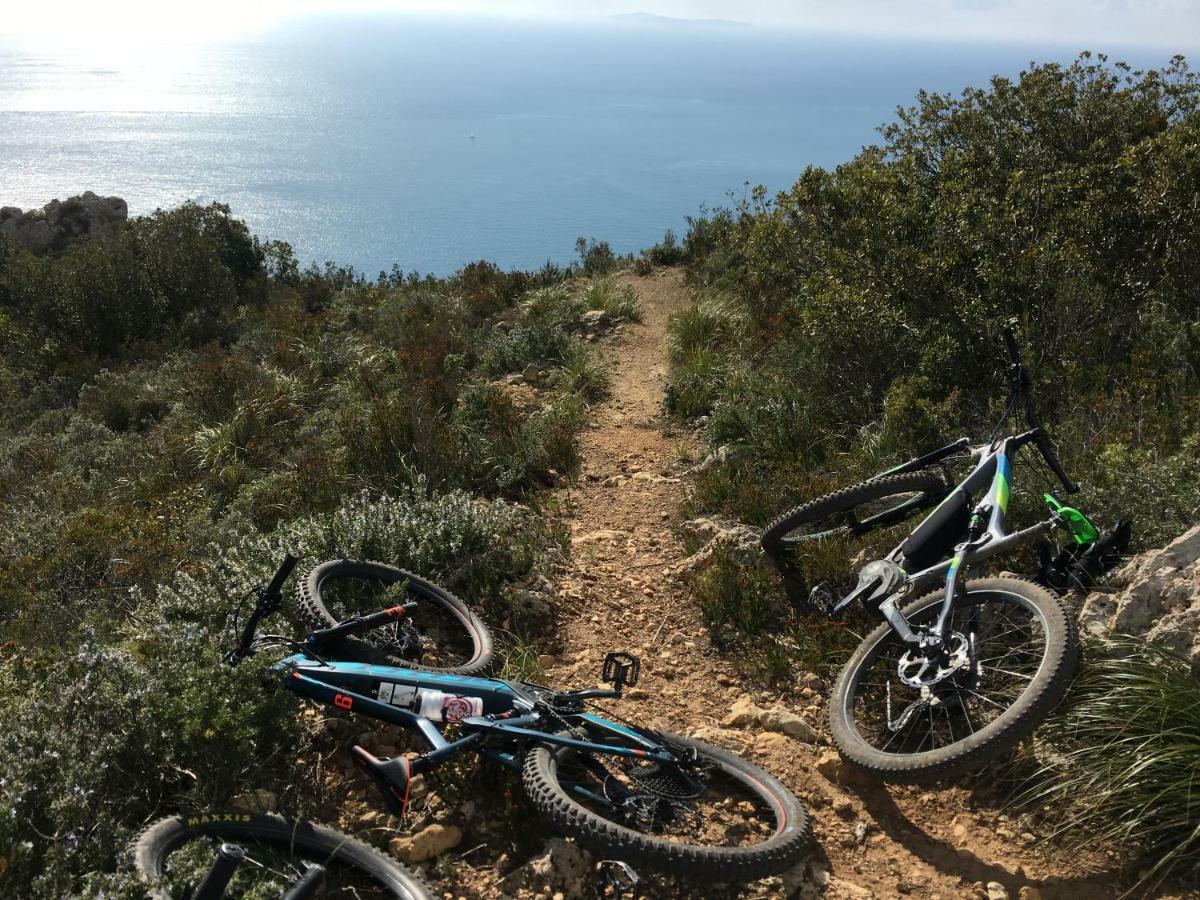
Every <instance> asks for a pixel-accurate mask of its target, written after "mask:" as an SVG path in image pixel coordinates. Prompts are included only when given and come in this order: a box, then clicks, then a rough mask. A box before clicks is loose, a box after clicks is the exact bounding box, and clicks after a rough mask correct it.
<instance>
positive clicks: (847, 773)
mask: <svg viewBox="0 0 1200 900" xmlns="http://www.w3.org/2000/svg"><path fill="white" fill-rule="evenodd" d="M815 768H816V770H817V771H818V772H820V773H821V774H822V775H824V776H825V778H827V779H828V780H829V781H832V782H833V783H834V784H838V785H842V786H843V787H848V786H851V785H854V786H860V785H868V784H872V783H873V781H874V779H872V778H871V776H870V775H868V774H867V773H866V772H862V771H860V770H859V769H856V768H855V767H854V766H852V765H850V763H848V762H846V761H845V760H844V759H842V758H841V756H839V755H838V752H837V751H836V750H826V751H825V752H824V753H822V754H821V755H820V757H818V759H817V762H816V765H815Z"/></svg>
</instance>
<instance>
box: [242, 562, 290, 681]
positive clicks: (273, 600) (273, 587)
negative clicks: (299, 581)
mask: <svg viewBox="0 0 1200 900" xmlns="http://www.w3.org/2000/svg"><path fill="white" fill-rule="evenodd" d="M298 562H300V558H299V557H298V556H293V555H292V554H291V553H289V554H287V555H286V556H284V558H283V562H282V563H281V564H280V566H279V568H278V569H277V570H276V571H275V575H274V577H273V578H271V583H270V584H268V585H267V586H266V587H263V588H259V589H258V603H257V604H256V605H255V607H254V610H253V611H252V612H251V613H250V615H249V616H247V617H246V624H245V625H243V626H242V633H241V634H239V635H238V638H237V646H236V647H235V648H234V649H233V650H231V651H230V652H229V653H228V654H226V657H225V658H226V660H227V661H229V662H231V663H233V664H235V665H236V663H237V661H238V660H239V659H241V658H242V657H243V656H245V655H247V654H248V653H249V652H250V645H251V644H252V643H253V642H254V633H255V631H257V630H258V623H259V622H260V621H261V620H262V619H263V617H264V616H267V615H269V614H270V613H272V612H274V611H275V610H276V609H277V608H278V603H279V597H280V595H281V594H282V592H283V583H284V582H285V581H287V578H288V576H289V575H291V574H292V569H294V568H296V563H298Z"/></svg>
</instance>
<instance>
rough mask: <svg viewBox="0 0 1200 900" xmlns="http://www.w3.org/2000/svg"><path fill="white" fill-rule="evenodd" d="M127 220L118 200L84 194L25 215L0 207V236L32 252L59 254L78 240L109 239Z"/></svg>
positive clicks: (124, 206) (123, 205) (124, 205)
mask: <svg viewBox="0 0 1200 900" xmlns="http://www.w3.org/2000/svg"><path fill="white" fill-rule="evenodd" d="M128 219H129V205H128V204H127V203H126V202H125V201H124V200H122V199H121V198H120V197H98V196H96V194H94V193H92V192H91V191H85V192H84V193H82V194H80V195H79V196H78V197H71V198H70V199H67V200H51V201H50V202H49V203H47V204H46V205H45V206H43V207H42V208H41V209H31V210H29V211H28V212H25V211H22V210H21V209H20V208H19V207H16V206H5V207H2V208H0V235H4V236H6V237H9V238H11V239H12V240H13V241H15V242H16V243H17V245H18V246H20V247H24V248H25V249H26V250H28V251H30V252H31V253H36V254H39V255H41V254H46V253H61V252H62V251H63V250H65V249H66V248H67V247H69V246H70V245H71V244H73V243H75V242H76V241H78V240H80V239H81V238H90V239H92V240H106V239H108V238H110V237H112V236H113V235H114V234H116V233H117V232H118V231H120V230H121V229H122V228H124V227H125V223H126V221H128Z"/></svg>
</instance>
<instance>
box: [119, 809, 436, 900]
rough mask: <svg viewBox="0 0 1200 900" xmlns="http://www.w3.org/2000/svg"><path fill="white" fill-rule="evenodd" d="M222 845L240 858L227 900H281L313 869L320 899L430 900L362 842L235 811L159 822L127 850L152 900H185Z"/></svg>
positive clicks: (412, 879) (414, 880) (418, 884)
mask: <svg viewBox="0 0 1200 900" xmlns="http://www.w3.org/2000/svg"><path fill="white" fill-rule="evenodd" d="M222 844H233V845H236V846H237V847H239V848H241V849H242V850H243V851H244V852H245V859H244V860H243V862H242V863H241V864H240V865H239V866H238V867H237V869H236V870H235V872H234V875H233V880H232V881H231V882H230V883H229V885H228V887H227V888H226V891H225V896H227V897H281V896H283V894H284V892H285V891H287V890H288V889H289V887H291V886H293V885H295V883H296V881H297V880H298V879H299V878H300V877H301V876H303V875H304V873H305V872H306V870H307V868H308V867H309V866H312V865H320V866H323V867H324V868H325V870H326V874H325V880H324V882H323V884H322V893H321V895H320V896H321V897H324V898H346V900H367V898H379V900H383V898H398V900H433V895H432V894H431V893H430V892H429V890H428V888H426V887H425V885H424V884H423V883H422V881H421V879H420V878H419V877H418V876H417V875H415V874H414V873H413V872H410V871H409V870H408V869H406V868H404V866H402V865H400V864H399V863H397V862H395V861H394V860H392V859H389V858H388V857H387V856H384V855H383V854H382V853H380V852H379V851H378V850H376V849H375V848H374V847H372V846H370V845H368V844H364V843H363V842H362V841H359V840H356V839H355V838H352V837H349V836H348V835H345V834H342V833H341V832H338V831H334V830H333V829H331V828H326V827H325V826H323V825H316V824H313V823H311V822H302V821H296V820H293V819H285V818H284V817H282V816H276V815H262V814H258V813H249V812H242V811H240V810H222V811H218V812H205V813H196V814H190V815H183V816H171V817H170V818H166V819H160V820H159V821H157V822H154V823H153V824H151V825H150V826H149V827H147V828H146V829H145V830H144V831H142V833H141V834H139V835H138V836H137V838H135V839H134V842H133V844H131V845H130V848H129V854H130V857H131V861H132V863H133V867H134V869H135V870H136V871H137V872H138V874H140V875H141V876H142V877H143V878H144V879H146V881H147V882H149V884H150V885H151V887H152V890H153V893H152V896H153V897H154V898H155V900H178V898H181V897H187V896H190V895H191V894H192V893H193V892H195V890H196V888H197V887H199V885H200V883H201V882H202V881H203V880H204V876H205V875H206V874H207V873H208V871H209V869H210V868H211V867H212V864H213V860H214V858H215V856H216V854H217V851H218V849H219V848H220V846H221V845H222Z"/></svg>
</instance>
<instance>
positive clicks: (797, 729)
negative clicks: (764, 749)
mask: <svg viewBox="0 0 1200 900" xmlns="http://www.w3.org/2000/svg"><path fill="white" fill-rule="evenodd" d="M762 725H763V727H764V728H768V729H770V730H771V731H778V732H779V733H780V734H786V735H787V736H788V737H790V738H794V739H795V740H797V741H800V742H801V743H802V744H814V743H816V741H817V732H816V731H815V730H814V729H813V727H812V726H811V725H809V724H808V723H807V722H805V721H804V720H803V719H802V718H800V717H799V716H798V715H796V714H795V713H792V712H788V711H787V710H786V709H782V708H781V707H775V708H774V709H770V710H767V713H766V715H765V716H763V718H762Z"/></svg>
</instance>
